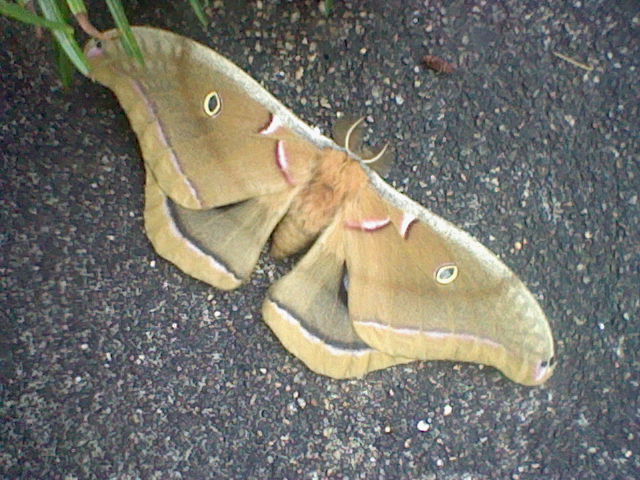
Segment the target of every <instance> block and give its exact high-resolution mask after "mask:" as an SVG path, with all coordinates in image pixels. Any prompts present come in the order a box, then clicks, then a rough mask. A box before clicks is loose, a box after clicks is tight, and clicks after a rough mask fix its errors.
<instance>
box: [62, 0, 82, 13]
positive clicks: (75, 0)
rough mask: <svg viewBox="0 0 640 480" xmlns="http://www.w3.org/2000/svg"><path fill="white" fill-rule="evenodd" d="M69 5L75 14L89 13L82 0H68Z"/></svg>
mask: <svg viewBox="0 0 640 480" xmlns="http://www.w3.org/2000/svg"><path fill="white" fill-rule="evenodd" d="M67 5H69V10H71V13H72V14H74V15H77V14H79V13H87V7H85V6H84V2H83V1H82V0H67Z"/></svg>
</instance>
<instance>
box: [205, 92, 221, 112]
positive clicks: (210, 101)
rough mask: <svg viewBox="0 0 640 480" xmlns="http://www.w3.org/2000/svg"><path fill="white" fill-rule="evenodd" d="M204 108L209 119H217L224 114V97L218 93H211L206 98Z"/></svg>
mask: <svg viewBox="0 0 640 480" xmlns="http://www.w3.org/2000/svg"><path fill="white" fill-rule="evenodd" d="M202 108H203V109H204V113H206V114H207V115H208V116H209V117H211V118H214V117H217V116H218V115H220V112H222V97H220V94H219V93H218V92H217V91H215V90H212V91H210V92H209V93H207V95H205V97H204V101H203V102H202Z"/></svg>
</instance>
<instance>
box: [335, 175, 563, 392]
mask: <svg viewBox="0 0 640 480" xmlns="http://www.w3.org/2000/svg"><path fill="white" fill-rule="evenodd" d="M370 179H371V185H370V186H369V187H368V188H369V189H370V190H369V191H366V192H365V193H363V194H361V195H359V197H363V196H364V197H371V196H372V195H373V194H375V195H377V196H379V197H380V201H381V202H384V204H385V205H386V206H387V212H388V216H389V219H390V222H389V223H388V224H384V222H383V220H384V218H382V217H381V214H380V212H382V210H381V209H380V207H376V208H375V209H374V210H375V211H377V212H378V213H374V214H373V215H371V214H365V215H364V216H362V218H361V219H360V220H358V221H359V222H360V223H362V221H363V218H364V219H365V220H370V221H371V222H372V223H371V226H374V225H378V228H371V229H369V230H367V229H364V228H360V229H358V228H350V227H349V224H353V220H352V217H353V215H354V211H355V212H357V211H358V210H359V207H358V206H357V205H358V204H357V202H356V203H354V205H355V207H354V206H351V207H349V206H347V207H346V208H345V212H346V217H345V220H344V222H345V225H346V227H347V228H346V229H345V257H346V261H347V271H348V276H349V291H348V294H349V314H350V317H351V319H352V322H353V325H354V329H355V331H356V332H357V334H358V335H359V336H360V338H362V339H363V340H364V341H365V342H366V343H368V344H369V345H371V346H372V347H374V348H375V349H378V350H380V351H383V352H387V353H389V354H391V355H404V356H408V357H412V358H419V359H424V360H433V359H448V360H459V361H469V362H476V363H482V364H487V365H492V366H495V367H497V368H498V369H500V370H501V371H502V372H503V373H504V374H505V375H506V376H508V377H509V378H511V379H512V380H514V381H517V382H519V383H523V384H528V385H535V384H539V383H542V382H544V381H545V380H546V379H547V378H548V377H549V376H550V374H551V372H552V368H551V365H550V364H551V363H552V362H553V339H552V335H551V330H550V328H549V324H548V322H547V319H546V317H545V315H544V313H543V311H542V309H541V308H540V306H539V304H538V302H537V301H536V300H535V298H534V297H533V295H532V294H531V293H530V292H529V290H528V289H527V288H526V287H525V286H524V284H523V283H522V282H521V281H520V280H519V279H518V278H517V277H516V276H515V274H514V273H513V272H511V270H509V268H507V267H506V266H505V265H504V263H502V262H501V261H500V260H499V259H498V258H497V257H496V256H495V255H494V254H492V253H491V252H490V251H489V250H488V249H486V248H485V247H484V246H483V245H481V244H480V243H479V242H477V241H476V240H474V239H473V238H472V237H471V236H469V235H468V234H467V233H465V232H463V231H462V230H460V229H458V228H457V227H455V226H453V225H452V224H450V223H449V222H447V221H445V220H443V219H442V218H440V217H438V216H437V215H435V214H433V213H432V212H430V211H429V210H427V209H425V208H423V207H421V206H420V205H418V204H416V203H415V202H413V201H411V200H409V199H408V198H406V197H405V196H403V195H401V194H400V193H398V192H397V191H395V190H394V189H393V188H391V187H390V186H389V185H387V184H386V183H385V182H384V181H382V180H381V179H380V178H379V177H378V176H377V175H376V174H375V173H373V172H370ZM362 203H363V205H371V204H372V201H371V200H366V201H364V202H362ZM373 203H375V202H373Z"/></svg>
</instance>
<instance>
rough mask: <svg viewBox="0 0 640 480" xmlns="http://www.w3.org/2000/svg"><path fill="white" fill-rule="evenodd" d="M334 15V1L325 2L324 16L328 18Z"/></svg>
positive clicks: (326, 0)
mask: <svg viewBox="0 0 640 480" xmlns="http://www.w3.org/2000/svg"><path fill="white" fill-rule="evenodd" d="M332 13H333V0H324V15H325V16H326V17H328V16H329V15H331V14H332Z"/></svg>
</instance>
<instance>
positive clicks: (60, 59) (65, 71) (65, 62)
mask: <svg viewBox="0 0 640 480" xmlns="http://www.w3.org/2000/svg"><path fill="white" fill-rule="evenodd" d="M53 44H54V45H55V48H56V63H57V65H58V75H59V76H60V81H61V82H62V85H63V86H64V87H65V88H69V87H70V86H71V80H72V79H73V72H74V69H73V68H74V67H73V63H72V62H71V60H70V59H69V57H68V56H67V53H66V52H65V51H64V50H63V49H62V47H61V46H60V44H59V43H58V42H53Z"/></svg>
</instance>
